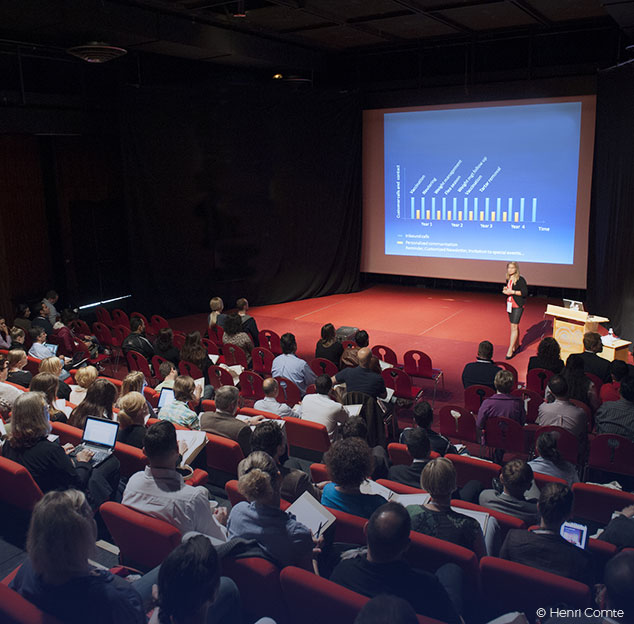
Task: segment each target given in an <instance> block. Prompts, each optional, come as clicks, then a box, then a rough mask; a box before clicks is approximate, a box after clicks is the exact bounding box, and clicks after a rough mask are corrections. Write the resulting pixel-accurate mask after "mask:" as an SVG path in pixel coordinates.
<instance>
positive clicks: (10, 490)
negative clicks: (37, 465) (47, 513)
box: [0, 456, 43, 513]
mask: <svg viewBox="0 0 634 624" xmlns="http://www.w3.org/2000/svg"><path fill="white" fill-rule="evenodd" d="M42 496H43V494H42V490H40V487H39V485H38V484H37V483H35V481H34V480H33V477H32V476H31V473H30V472H29V471H28V470H27V469H26V468H25V467H24V466H22V465H21V464H18V463H16V462H14V461H11V460H10V459H6V458H5V457H1V456H0V501H2V502H3V503H6V504H7V505H9V506H11V507H14V508H16V509H19V510H21V511H24V512H29V513H30V512H31V511H33V507H35V504H36V503H37V502H38V501H39V500H40V499H41V498H42Z"/></svg>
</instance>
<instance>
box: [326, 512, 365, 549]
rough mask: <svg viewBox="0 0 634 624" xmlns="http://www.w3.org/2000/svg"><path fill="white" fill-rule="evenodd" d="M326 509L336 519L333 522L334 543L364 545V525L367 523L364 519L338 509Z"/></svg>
mask: <svg viewBox="0 0 634 624" xmlns="http://www.w3.org/2000/svg"><path fill="white" fill-rule="evenodd" d="M327 509H328V511H330V513H331V514H333V515H334V516H335V518H337V520H336V522H335V537H334V539H335V542H341V543H344V544H346V543H348V544H363V545H365V543H366V537H365V525H366V524H367V523H368V521H367V519H366V518H361V517H360V516H355V515H353V514H349V513H347V512H345V511H340V510H339V509H332V508H330V507H327Z"/></svg>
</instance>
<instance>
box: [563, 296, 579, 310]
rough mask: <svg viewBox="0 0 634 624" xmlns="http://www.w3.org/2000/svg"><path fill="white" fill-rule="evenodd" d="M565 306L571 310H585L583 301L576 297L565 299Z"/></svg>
mask: <svg viewBox="0 0 634 624" xmlns="http://www.w3.org/2000/svg"><path fill="white" fill-rule="evenodd" d="M564 308H568V309H569V310H576V311H577V312H583V311H584V310H583V301H576V300H575V299H564Z"/></svg>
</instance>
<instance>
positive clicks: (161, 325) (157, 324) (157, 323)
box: [150, 314, 169, 334]
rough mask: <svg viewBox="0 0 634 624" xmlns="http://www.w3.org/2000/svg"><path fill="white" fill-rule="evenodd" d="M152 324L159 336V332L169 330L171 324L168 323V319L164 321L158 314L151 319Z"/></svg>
mask: <svg viewBox="0 0 634 624" xmlns="http://www.w3.org/2000/svg"><path fill="white" fill-rule="evenodd" d="M150 323H151V324H152V327H154V330H155V331H156V333H157V334H158V333H159V331H161V329H169V323H168V322H167V319H164V318H163V317H162V316H160V315H158V314H153V315H152V317H151V318H150Z"/></svg>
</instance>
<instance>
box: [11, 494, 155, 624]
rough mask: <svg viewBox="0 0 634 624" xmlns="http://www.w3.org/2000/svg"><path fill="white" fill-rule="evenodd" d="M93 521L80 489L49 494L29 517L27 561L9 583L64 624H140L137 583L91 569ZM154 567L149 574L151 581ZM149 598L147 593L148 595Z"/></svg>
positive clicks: (142, 618) (141, 608)
mask: <svg viewBox="0 0 634 624" xmlns="http://www.w3.org/2000/svg"><path fill="white" fill-rule="evenodd" d="M96 539H97V525H96V523H95V521H94V519H93V511H92V509H91V508H90V505H89V504H88V501H87V500H86V497H85V496H84V494H83V493H82V492H79V491H77V490H65V491H63V492H49V493H48V494H46V495H45V496H44V498H42V500H40V501H39V502H38V503H37V505H36V506H35V509H34V510H33V515H32V516H31V523H30V526H29V532H28V537H27V542H26V550H27V553H28V557H27V559H26V560H25V561H24V563H23V564H22V566H20V569H19V570H18V573H17V574H16V576H15V578H14V579H13V580H12V581H11V585H10V587H11V588H12V589H13V590H15V591H17V592H18V593H20V594H21V595H22V596H24V597H25V598H26V599H27V600H28V601H29V602H32V603H33V604H35V605H36V606H37V607H38V608H39V609H41V610H42V611H44V612H45V613H48V614H50V615H53V616H54V617H56V618H58V619H59V620H60V621H63V622H65V623H66V624H80V623H83V622H86V621H90V622H92V623H94V624H142V623H143V622H145V621H146V618H145V608H144V604H143V600H142V597H141V595H140V594H139V592H138V591H137V590H136V589H135V585H137V586H139V588H141V583H142V581H143V583H142V584H143V587H145V588H146V594H147V593H149V592H148V589H147V588H148V587H151V585H149V583H148V581H147V580H145V579H142V581H137V582H136V583H135V584H133V583H128V582H127V581H126V580H124V579H122V578H120V577H117V576H114V575H113V574H112V573H111V572H109V571H108V570H106V569H103V568H96V567H94V566H93V565H92V564H91V563H90V561H89V559H90V558H91V557H94V553H95V541H96ZM157 574H158V571H157V572H156V573H155V574H154V575H152V577H151V579H152V580H155V578H156V575H157ZM147 597H148V598H149V596H147Z"/></svg>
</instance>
